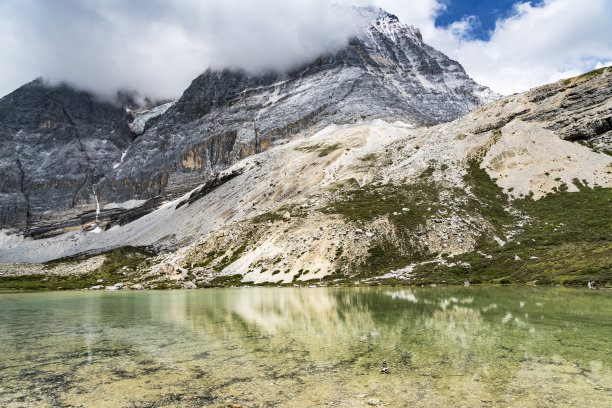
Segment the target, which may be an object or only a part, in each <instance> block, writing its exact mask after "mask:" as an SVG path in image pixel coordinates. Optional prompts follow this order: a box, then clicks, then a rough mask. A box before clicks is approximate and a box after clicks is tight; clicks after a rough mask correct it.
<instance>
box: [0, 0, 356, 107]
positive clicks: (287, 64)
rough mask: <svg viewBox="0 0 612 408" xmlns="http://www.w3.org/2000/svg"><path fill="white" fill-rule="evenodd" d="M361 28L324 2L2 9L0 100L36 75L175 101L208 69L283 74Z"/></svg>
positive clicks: (145, 2) (29, 0)
mask: <svg viewBox="0 0 612 408" xmlns="http://www.w3.org/2000/svg"><path fill="white" fill-rule="evenodd" d="M363 24H364V22H363V21H360V19H359V18H358V17H357V15H355V14H353V13H347V12H346V10H344V9H343V8H342V7H339V6H334V7H330V5H329V0H286V1H275V0H257V1H241V0H223V1H201V0H181V1H174V2H168V1H165V0H130V1H123V0H96V1H89V0H53V1H48V0H0V38H2V41H0V55H2V60H3V63H2V64H0V95H4V94H6V93H8V92H10V91H12V90H13V89H15V88H16V87H18V86H20V85H21V84H23V83H25V82H28V81H31V80H32V79H34V78H36V77H38V76H43V77H45V78H46V79H49V80H50V81H51V82H59V81H67V82H70V83H72V84H74V85H77V86H78V87H80V88H84V89H89V90H93V91H95V92H96V93H101V94H107V95H108V94H112V93H113V92H114V90H116V89H120V88H127V89H136V90H138V91H139V92H141V93H143V94H146V95H150V96H153V97H157V98H162V97H177V96H179V95H180V94H181V92H182V91H183V90H184V89H185V88H186V87H187V86H188V85H189V83H190V82H191V81H192V80H193V79H194V78H195V77H196V76H197V75H199V74H200V73H202V72H203V71H204V70H206V68H208V67H212V68H223V67H239V68H244V69H247V70H251V71H264V70H269V69H276V70H286V69H288V68H291V67H292V66H295V65H298V64H300V63H305V62H307V61H309V60H311V59H313V58H315V57H317V56H318V55H320V54H321V53H323V52H326V51H329V50H335V49H339V48H340V47H343V46H345V45H346V43H347V41H348V39H349V38H350V37H351V36H352V35H353V34H354V33H356V31H357V30H358V29H359V27H361V26H363Z"/></svg>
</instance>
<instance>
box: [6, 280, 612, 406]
mask: <svg viewBox="0 0 612 408" xmlns="http://www.w3.org/2000/svg"><path fill="white" fill-rule="evenodd" d="M0 308H1V309H2V310H3V313H2V315H1V316H0V381H1V384H3V386H2V387H0V405H1V406H57V405H79V404H83V405H85V406H89V405H95V406H134V405H138V406H141V405H156V406H157V405H159V406H190V405H191V406H209V405H210V406H219V405H220V404H225V403H226V402H227V401H241V402H243V403H244V404H245V405H246V406H250V405H257V404H264V406H265V405H278V404H280V405H281V406H316V405H322V404H325V403H333V404H335V405H337V406H354V405H358V404H362V403H367V402H368V401H369V402H371V403H374V404H375V403H377V402H378V401H380V402H381V403H385V404H389V405H391V406H397V405H416V406H480V405H482V404H483V401H491V402H490V404H493V405H496V406H546V405H551V406H553V405H554V406H572V405H574V406H606V405H608V406H610V405H612V347H611V346H612V344H610V342H611V340H610V339H611V338H612V320H611V316H610V310H612V299H611V296H610V294H608V293H605V292H586V291H584V292H583V291H572V290H552V289H526V288H521V289H516V288H477V287H471V288H435V289H432V288H428V289H389V288H351V289H338V288H317V289H297V288H296V289H272V288H261V289H228V290H203V291H191V292H183V291H172V292H143V293H55V294H32V295H2V296H0ZM383 359H386V360H388V361H389V365H390V370H391V374H390V375H388V376H381V375H380V374H379V370H380V362H381V361H382V360H383ZM484 404H489V402H484Z"/></svg>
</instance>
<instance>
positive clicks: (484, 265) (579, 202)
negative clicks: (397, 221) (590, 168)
mask: <svg viewBox="0 0 612 408" xmlns="http://www.w3.org/2000/svg"><path fill="white" fill-rule="evenodd" d="M468 178H469V179H470V180H469V181H470V183H471V184H472V185H475V186H476V189H475V193H476V195H477V197H479V199H481V200H482V202H483V203H484V204H488V206H485V207H481V208H480V209H479V211H484V212H485V214H486V216H487V218H488V219H490V220H492V221H493V222H494V223H496V224H497V226H498V228H500V230H503V229H506V227H505V225H507V222H508V221H509V220H510V219H511V218H512V216H511V215H510V214H509V213H508V212H506V211H503V205H505V204H506V203H505V201H506V200H507V198H505V196H504V195H503V192H502V191H501V189H500V188H498V187H497V186H496V185H495V183H494V182H493V180H491V179H490V178H489V177H488V175H487V174H486V172H485V171H484V170H482V169H480V168H479V167H477V166H475V165H472V166H470V171H469V173H468ZM575 183H576V185H577V186H578V187H579V190H580V191H579V192H572V193H570V192H567V190H566V189H563V188H562V189H561V190H565V191H559V192H557V193H554V194H549V195H548V196H546V197H544V198H542V199H540V200H538V201H534V200H532V199H531V198H525V199H521V200H516V201H514V202H512V206H513V207H514V208H516V209H517V210H519V211H520V212H521V213H522V214H524V215H525V216H527V217H528V218H529V220H530V221H529V222H528V224H527V225H525V226H524V227H522V228H521V229H520V230H517V231H518V234H517V235H515V236H514V238H513V240H512V241H511V242H509V243H507V244H506V245H504V246H500V245H498V244H497V243H496V242H492V241H491V240H481V242H480V243H479V244H478V246H477V248H475V250H474V251H473V252H470V253H467V254H463V255H460V256H456V257H454V258H452V259H449V262H453V263H456V264H458V265H455V266H453V267H448V266H444V265H434V264H427V265H422V266H419V267H417V268H416V269H415V274H416V278H415V283H433V282H440V281H446V282H447V283H461V282H463V281H470V282H473V283H484V282H489V283H522V282H537V283H542V284H547V283H558V284H586V283H587V282H589V281H595V282H597V283H599V284H602V285H606V286H612V217H611V214H612V189H610V188H594V189H591V188H587V187H585V186H583V185H582V184H580V183H579V182H578V181H575ZM500 209H501V210H500ZM500 232H502V231H500ZM478 252H481V253H482V254H485V255H482V254H479V253H478ZM486 255H489V256H486ZM462 262H467V263H469V264H470V267H469V268H466V267H463V266H459V264H460V263H462Z"/></svg>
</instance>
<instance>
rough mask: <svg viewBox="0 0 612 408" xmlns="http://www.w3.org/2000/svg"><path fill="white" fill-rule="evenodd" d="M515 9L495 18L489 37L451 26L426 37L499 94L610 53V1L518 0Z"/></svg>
mask: <svg viewBox="0 0 612 408" xmlns="http://www.w3.org/2000/svg"><path fill="white" fill-rule="evenodd" d="M515 10H516V13H515V14H513V15H512V16H511V17H509V18H507V19H505V20H500V21H498V22H497V24H496V27H495V30H494V31H493V34H492V36H491V38H490V40H489V41H479V40H469V39H466V38H465V36H464V35H462V34H463V32H462V31H461V30H457V28H461V27H453V26H451V27H450V28H449V29H436V30H434V31H433V32H430V33H428V35H426V36H425V35H424V36H425V40H426V41H428V42H429V43H430V44H431V45H432V46H434V47H436V48H438V49H439V50H441V51H443V52H445V53H446V54H448V55H449V56H451V57H452V58H454V59H457V60H458V61H459V62H460V63H461V64H462V65H463V66H464V68H465V69H466V71H467V72H468V74H469V75H471V76H472V77H473V78H474V79H475V80H476V81H478V82H480V83H482V84H484V85H487V86H489V87H491V88H492V89H493V90H495V91H497V92H500V93H504V94H509V93H513V92H521V91H525V90H527V89H529V88H532V87H535V86H538V85H543V84H546V83H549V82H553V81H556V80H558V79H561V78H567V77H569V76H574V75H578V74H580V73H582V72H585V71H588V70H590V69H593V68H595V67H596V64H597V63H603V61H608V60H610V59H611V58H612V41H611V39H612V24H610V21H612V2H610V1H609V0H589V1H584V0H546V1H545V2H544V3H543V4H542V6H539V7H533V6H531V5H530V4H529V3H519V4H517V5H516V6H515ZM465 22H466V21H464V22H463V23H465ZM467 22H469V21H467ZM462 28H463V30H468V29H469V28H466V27H462Z"/></svg>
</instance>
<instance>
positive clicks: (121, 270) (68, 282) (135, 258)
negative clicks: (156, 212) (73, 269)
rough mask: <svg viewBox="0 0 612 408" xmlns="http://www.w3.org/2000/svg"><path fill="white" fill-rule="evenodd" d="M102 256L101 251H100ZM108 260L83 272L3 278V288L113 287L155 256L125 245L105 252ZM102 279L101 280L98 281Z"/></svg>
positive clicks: (68, 260)
mask: <svg viewBox="0 0 612 408" xmlns="http://www.w3.org/2000/svg"><path fill="white" fill-rule="evenodd" d="M98 255H100V254H98ZM101 255H104V257H105V259H104V262H103V263H102V265H101V266H100V267H99V268H97V269H96V270H95V271H93V272H91V273H86V274H80V275H54V274H48V275H45V274H40V275H25V276H5V277H0V290H24V291H28V290H66V289H85V288H89V287H92V286H94V285H98V284H102V285H105V286H111V285H114V284H116V283H118V282H122V281H125V280H127V279H129V277H130V276H131V275H133V274H134V273H135V272H136V269H137V268H138V267H140V266H145V265H146V264H147V261H148V260H149V259H150V258H151V257H153V256H154V254H153V253H151V252H149V251H147V250H146V249H144V248H136V247H129V246H128V247H121V248H116V249H112V250H110V251H107V252H104V253H103V254H101ZM92 256H95V255H87V256H81V257H70V258H62V259H57V260H54V261H51V262H47V263H46V264H45V267H46V268H49V269H50V268H54V267H58V266H61V265H62V264H65V263H72V264H74V263H79V262H82V261H84V260H86V259H87V258H90V257H92ZM99 280H102V282H101V283H98V281H99Z"/></svg>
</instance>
